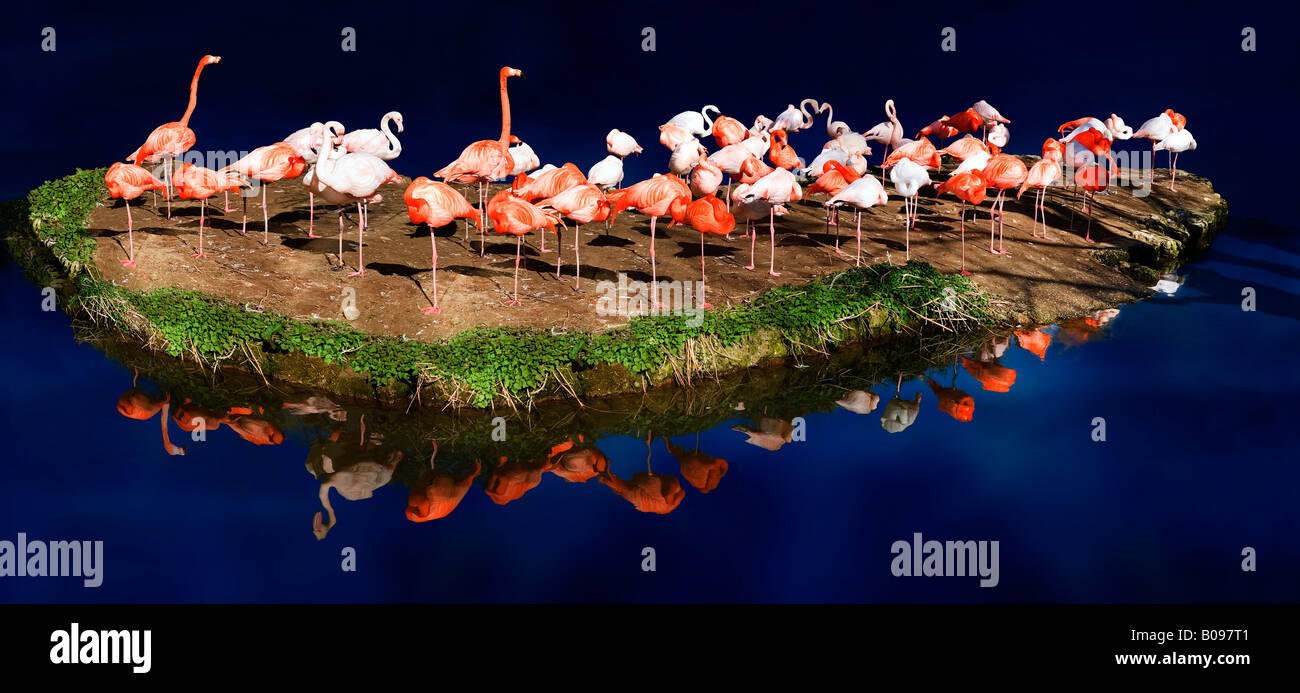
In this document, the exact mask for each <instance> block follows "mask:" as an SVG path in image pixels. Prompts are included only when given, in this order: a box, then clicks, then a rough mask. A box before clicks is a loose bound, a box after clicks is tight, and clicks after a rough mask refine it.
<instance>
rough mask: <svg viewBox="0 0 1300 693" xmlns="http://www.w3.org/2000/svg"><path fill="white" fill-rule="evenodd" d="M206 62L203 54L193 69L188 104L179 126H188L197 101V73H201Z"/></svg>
mask: <svg viewBox="0 0 1300 693" xmlns="http://www.w3.org/2000/svg"><path fill="white" fill-rule="evenodd" d="M207 64H208V59H207V57H206V56H204V57H203V58H201V59H200V60H199V66H198V67H197V68H195V70H194V78H193V79H191V80H190V105H189V106H188V107H187V108H186V109H185V115H183V116H181V121H180V122H181V127H189V123H190V116H191V115H193V114H194V106H195V105H197V104H198V102H199V75H201V74H203V68H204V67H207Z"/></svg>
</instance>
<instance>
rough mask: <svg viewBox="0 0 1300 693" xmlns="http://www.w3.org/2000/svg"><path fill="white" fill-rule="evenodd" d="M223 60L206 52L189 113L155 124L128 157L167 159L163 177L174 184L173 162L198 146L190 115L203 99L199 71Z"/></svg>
mask: <svg viewBox="0 0 1300 693" xmlns="http://www.w3.org/2000/svg"><path fill="white" fill-rule="evenodd" d="M219 62H221V56H217V55H205V56H203V57H202V58H200V59H199V66H198V67H197V68H195V70H194V77H193V78H192V79H191V80H190V104H189V106H187V107H186V108H185V115H182V116H181V119H180V120H179V121H177V122H173V123H164V124H162V125H159V126H158V127H156V128H154V130H153V132H151V133H149V137H147V138H145V141H144V144H142V145H140V146H139V147H137V148H136V150H135V151H133V152H131V153H130V154H128V155H127V156H126V159H127V160H128V161H130V162H132V163H134V164H136V165H137V166H138V165H140V164H141V163H144V162H149V163H157V162H159V161H165V162H166V168H164V169H163V181H164V182H165V183H166V184H167V185H168V187H169V188H170V186H171V164H172V160H173V159H175V158H176V157H177V156H180V155H181V154H184V153H185V152H187V151H189V149H190V147H193V146H194V141H195V137H194V131H193V130H191V129H190V116H191V115H194V106H195V105H197V104H198V101H199V75H200V74H202V73H203V68H205V67H207V66H208V65H216V64H217V63H219ZM167 218H168V219H171V218H172V196H171V191H170V189H169V190H168V192H167Z"/></svg>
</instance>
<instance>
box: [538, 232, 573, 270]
mask: <svg viewBox="0 0 1300 693" xmlns="http://www.w3.org/2000/svg"><path fill="white" fill-rule="evenodd" d="M560 226H564V228H565V229H568V228H569V227H568V226H565V225H564V221H563V220H561V221H560ZM538 231H539V233H541V234H542V243H545V242H546V227H545V226H543V227H542V228H541V229H539V230H538ZM560 249H561V246H560V230H559V229H556V230H555V278H556V279H557V280H559V281H564V277H561V276H560V265H562V264H563V263H564V253H562V252H560Z"/></svg>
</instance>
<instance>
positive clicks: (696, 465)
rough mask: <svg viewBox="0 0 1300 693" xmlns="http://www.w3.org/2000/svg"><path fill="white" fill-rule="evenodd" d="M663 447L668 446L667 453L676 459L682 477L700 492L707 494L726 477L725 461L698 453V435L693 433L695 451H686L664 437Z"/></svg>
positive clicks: (697, 432)
mask: <svg viewBox="0 0 1300 693" xmlns="http://www.w3.org/2000/svg"><path fill="white" fill-rule="evenodd" d="M664 445H666V446H668V452H669V453H670V454H671V455H672V456H673V457H676V458H677V465H678V467H679V468H680V469H681V472H682V476H684V477H686V481H688V482H690V484H691V486H694V487H695V488H696V489H698V490H699V491H700V493H708V492H710V491H712V490H714V489H716V488H717V487H718V483H719V482H721V481H722V477H724V476H726V475H727V461H726V460H724V459H722V458H721V457H714V456H712V455H707V454H705V453H703V452H700V434H699V431H696V433H695V449H694V450H687V449H686V448H684V447H682V446H680V445H675V444H674V443H673V441H671V440H669V439H668V438H667V437H664Z"/></svg>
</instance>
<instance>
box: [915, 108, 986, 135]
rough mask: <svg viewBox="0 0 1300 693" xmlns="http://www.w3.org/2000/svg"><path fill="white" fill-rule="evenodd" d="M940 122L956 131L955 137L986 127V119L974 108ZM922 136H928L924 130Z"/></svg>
mask: <svg viewBox="0 0 1300 693" xmlns="http://www.w3.org/2000/svg"><path fill="white" fill-rule="evenodd" d="M940 120H941V121H942V122H943V125H944V126H945V127H946V128H948V129H951V130H953V131H954V132H953V133H952V134H953V135H954V136H956V135H960V134H963V133H972V132H975V131H976V130H978V129H980V128H981V127H983V126H984V117H983V116H981V115H980V114H979V111H977V110H975V109H974V108H968V109H966V110H964V111H962V112H961V113H958V114H956V115H951V116H947V117H946V118H942V119H940ZM922 134H926V133H925V132H924V130H922ZM920 136H921V135H918V137H920Z"/></svg>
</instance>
